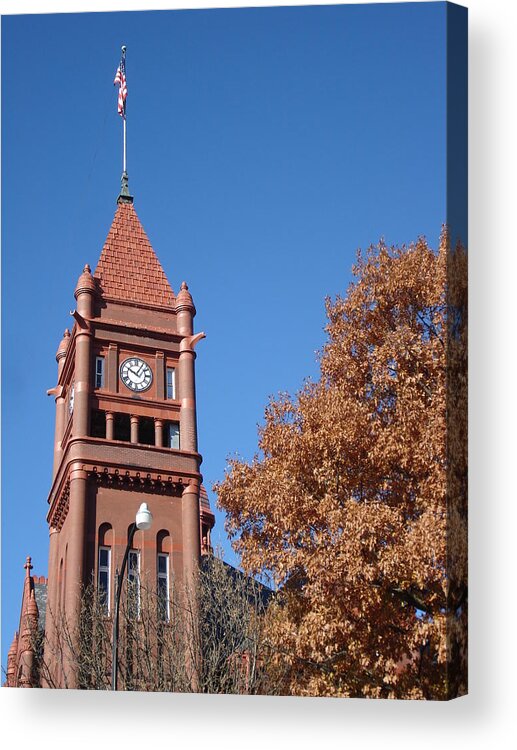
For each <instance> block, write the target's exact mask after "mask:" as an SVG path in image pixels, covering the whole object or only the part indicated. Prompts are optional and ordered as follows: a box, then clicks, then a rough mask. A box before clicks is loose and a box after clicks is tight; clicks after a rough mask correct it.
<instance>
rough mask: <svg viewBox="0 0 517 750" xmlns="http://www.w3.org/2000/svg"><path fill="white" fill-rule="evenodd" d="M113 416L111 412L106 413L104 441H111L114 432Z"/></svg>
mask: <svg viewBox="0 0 517 750" xmlns="http://www.w3.org/2000/svg"><path fill="white" fill-rule="evenodd" d="M114 422H115V415H114V414H113V412H112V411H107V412H106V440H113V435H114V434H115V433H114V430H115V425H114Z"/></svg>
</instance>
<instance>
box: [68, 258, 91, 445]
mask: <svg viewBox="0 0 517 750" xmlns="http://www.w3.org/2000/svg"><path fill="white" fill-rule="evenodd" d="M94 294H95V282H94V280H93V276H92V274H91V271H90V266H89V265H86V266H85V267H84V270H83V273H82V274H81V276H80V277H79V281H78V282H77V287H76V289H75V298H76V300H77V316H76V321H77V328H76V336H75V341H76V344H75V376H74V379H75V395H74V429H73V434H74V437H77V436H80V437H83V436H86V435H88V434H89V425H90V403H89V401H90V399H89V394H90V386H91V383H90V380H91V370H92V363H91V330H90V326H89V324H88V321H89V320H90V319H91V317H92V313H93V297H94Z"/></svg>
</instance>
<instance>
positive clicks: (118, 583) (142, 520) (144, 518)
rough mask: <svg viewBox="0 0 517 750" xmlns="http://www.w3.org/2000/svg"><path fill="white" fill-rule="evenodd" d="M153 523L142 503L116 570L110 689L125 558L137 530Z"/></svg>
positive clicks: (114, 672) (114, 686) (114, 678)
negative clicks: (120, 564)
mask: <svg viewBox="0 0 517 750" xmlns="http://www.w3.org/2000/svg"><path fill="white" fill-rule="evenodd" d="M152 522H153V514H152V513H151V511H150V510H149V508H148V507H147V503H142V504H141V506H140V508H139V509H138V511H137V514H136V518H135V522H134V523H132V524H131V527H130V529H129V537H128V540H127V546H126V551H125V552H124V559H123V560H122V570H121V571H120V575H119V572H118V570H117V572H116V574H115V612H114V613H113V635H112V642H111V689H112V690H116V689H117V681H118V620H119V609H120V594H121V592H122V583H123V581H124V573H125V571H126V565H127V558H128V556H129V550H130V549H131V546H132V544H133V538H134V536H135V532H136V530H137V529H141V530H142V531H146V530H147V529H150V528H151V524H152Z"/></svg>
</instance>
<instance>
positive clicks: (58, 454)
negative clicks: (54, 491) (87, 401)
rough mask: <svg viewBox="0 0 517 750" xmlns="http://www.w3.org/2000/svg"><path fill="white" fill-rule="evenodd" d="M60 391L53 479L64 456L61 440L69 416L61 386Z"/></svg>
mask: <svg viewBox="0 0 517 750" xmlns="http://www.w3.org/2000/svg"><path fill="white" fill-rule="evenodd" d="M58 393H59V395H57V396H56V428H55V432H54V467H53V472H52V479H54V478H55V476H56V474H57V470H58V469H59V465H60V463H61V459H62V458H63V445H62V442H61V441H62V438H63V433H64V431H65V426H66V417H67V408H66V399H65V396H64V392H63V390H62V388H61V387H59V391H58Z"/></svg>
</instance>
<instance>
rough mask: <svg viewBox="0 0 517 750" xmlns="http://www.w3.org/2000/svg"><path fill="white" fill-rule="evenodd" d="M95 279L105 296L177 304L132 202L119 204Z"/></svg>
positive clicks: (157, 303) (165, 304)
mask: <svg viewBox="0 0 517 750" xmlns="http://www.w3.org/2000/svg"><path fill="white" fill-rule="evenodd" d="M94 277H95V278H96V279H97V281H98V283H99V286H100V291H101V294H102V296H103V297H108V298H110V299H115V300H120V301H121V302H138V303H144V304H145V303H147V304H149V305H160V306H162V307H163V306H166V307H172V306H173V305H174V292H173V291H172V288H171V286H170V284H169V282H168V281H167V277H166V275H165V272H164V270H163V268H162V266H161V264H160V261H159V260H158V258H157V256H156V254H155V252H154V250H153V248H152V247H151V243H150V242H149V239H148V237H147V235H146V233H145V231H144V228H143V226H142V225H141V223H140V219H139V218H138V216H137V214H136V211H135V209H134V207H133V204H132V203H129V202H125V201H120V202H119V203H118V205H117V211H116V213H115V218H114V219H113V223H112V225H111V228H110V230H109V232H108V236H107V237H106V242H105V243H104V247H103V248H102V253H101V257H100V258H99V262H98V264H97V268H96V269H95V273H94Z"/></svg>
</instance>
